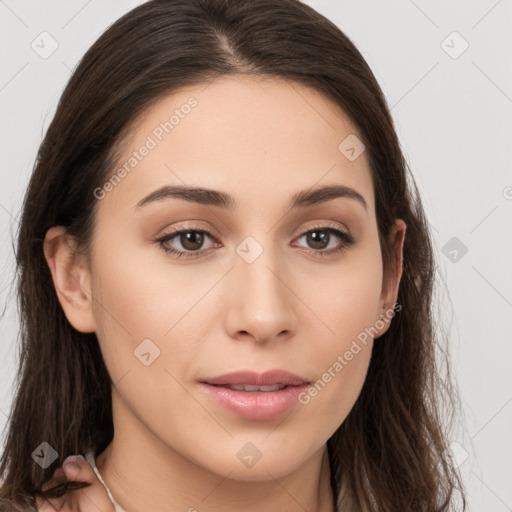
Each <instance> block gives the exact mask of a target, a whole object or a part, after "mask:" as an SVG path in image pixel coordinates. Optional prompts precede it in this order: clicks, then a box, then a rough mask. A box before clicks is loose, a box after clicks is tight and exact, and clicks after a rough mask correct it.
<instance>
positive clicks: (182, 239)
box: [157, 228, 213, 258]
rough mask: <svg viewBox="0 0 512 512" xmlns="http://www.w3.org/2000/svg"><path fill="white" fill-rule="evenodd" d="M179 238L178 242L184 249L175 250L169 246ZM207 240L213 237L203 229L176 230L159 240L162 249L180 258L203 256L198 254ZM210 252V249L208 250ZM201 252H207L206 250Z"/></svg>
mask: <svg viewBox="0 0 512 512" xmlns="http://www.w3.org/2000/svg"><path fill="white" fill-rule="evenodd" d="M175 238H177V242H178V243H179V244H181V246H182V248H183V249H184V250H183V249H174V248H173V247H172V246H170V245H169V242H170V241H172V240H174V239H175ZM205 238H212V239H213V236H212V235H211V234H210V233H209V232H208V231H205V230H203V229H192V228H189V229H180V230H174V231H173V233H171V234H168V235H164V236H163V237H161V238H158V239H157V242H159V243H160V246H161V247H162V249H163V250H164V251H165V252H167V253H169V254H172V255H174V256H177V257H178V258H197V257H198V256H201V254H197V253H198V252H199V250H200V249H201V246H202V245H203V243H204V240H205ZM174 243H176V242H174ZM206 251H209V249H206ZM201 252H205V251H204V250H203V251H201Z"/></svg>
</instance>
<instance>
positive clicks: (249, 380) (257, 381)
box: [202, 370, 309, 386]
mask: <svg viewBox="0 0 512 512" xmlns="http://www.w3.org/2000/svg"><path fill="white" fill-rule="evenodd" d="M202 382H205V383H207V384H213V385H216V386H224V385H227V384H249V385H253V386H271V385H273V384H282V385H286V386H299V385H301V384H309V382H308V381H307V380H306V379H303V378H302V377H299V376H298V375H294V374H293V373H290V372H288V371H286V370H269V371H266V372H264V373H257V372H254V371H238V372H231V373H226V374H224V375H219V376H218V377H211V378H208V379H204V380H203V381H202Z"/></svg>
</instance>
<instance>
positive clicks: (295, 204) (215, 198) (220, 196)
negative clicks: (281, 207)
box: [136, 185, 368, 211]
mask: <svg viewBox="0 0 512 512" xmlns="http://www.w3.org/2000/svg"><path fill="white" fill-rule="evenodd" d="M338 197H346V198H348V199H354V200H355V201H357V202H359V203H360V204H361V205H362V206H363V207H364V209H365V210H367V211H368V204H367V203H366V201H365V199H364V197H363V196H362V195H361V194H360V193H359V192H357V191H356V190H354V189H353V188H350V187H347V186H345V185H326V186H323V187H318V188H313V189H306V190H301V191H300V192H298V193H297V194H295V195H293V196H292V198H291V200H290V204H289V208H290V209H296V208H304V207H307V206H313V205H316V204H321V203H325V202H326V201H330V200H332V199H336V198H338ZM171 198H177V199H184V200H185V201H191V202H194V203H199V204H204V205H207V206H217V207H219V208H225V209H227V210H235V209H236V207H237V201H236V199H235V198H234V197H232V196H230V195H229V194H226V193H225V192H219V191H217V190H212V189H206V188H196V187H187V186H183V185H173V186H171V185H165V186H163V187H161V188H159V189H157V190H155V191H153V192H151V193H150V194H148V195H147V196H145V197H144V198H143V199H141V200H140V201H139V202H138V203H137V205H136V208H139V207H141V206H143V205H145V204H148V203H152V202H154V201H160V200H162V199H171Z"/></svg>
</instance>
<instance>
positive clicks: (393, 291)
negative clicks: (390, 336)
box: [376, 219, 407, 338]
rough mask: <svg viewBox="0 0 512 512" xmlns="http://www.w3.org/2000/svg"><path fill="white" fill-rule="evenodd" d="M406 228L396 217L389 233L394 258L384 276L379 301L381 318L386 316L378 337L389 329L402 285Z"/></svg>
mask: <svg viewBox="0 0 512 512" xmlns="http://www.w3.org/2000/svg"><path fill="white" fill-rule="evenodd" d="M406 230H407V224H406V223H405V222H404V221H403V220H402V219H396V220H395V224H394V226H393V227H392V228H391V232H390V234H389V237H390V244H391V247H392V258H391V262H390V266H389V269H388V271H387V272H385V273H384V276H383V282H382V293H381V299H380V303H379V306H380V309H379V315H380V316H379V320H380V321H381V322H383V320H382V319H383V317H384V320H385V321H384V322H383V323H384V324H385V326H384V327H383V329H382V330H381V331H380V332H379V334H378V336H376V338H378V337H379V336H382V335H383V334H384V333H385V332H386V331H387V330H388V328H389V325H390V323H391V322H390V318H391V317H392V316H393V315H394V312H393V310H394V306H395V304H396V301H397V298H398V288H399V286H400V280H401V278H402V271H403V247H404V241H405V232H406ZM386 320H387V321H386Z"/></svg>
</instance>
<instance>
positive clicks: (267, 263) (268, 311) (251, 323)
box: [231, 233, 294, 341]
mask: <svg viewBox="0 0 512 512" xmlns="http://www.w3.org/2000/svg"><path fill="white" fill-rule="evenodd" d="M236 253H237V254H236V259H235V268H234V279H236V283H237V285H238V288H237V291H236V293H235V294H233V297H234V302H233V303H232V304H231V306H232V309H233V310H234V315H233V316H232V317H231V319H232V320H233V319H234V320H233V321H234V322H235V324H234V325H235V327H234V328H235V329H236V330H237V331H244V332H246V333H249V334H252V335H253V336H254V337H255V338H257V339H258V340H259V341H263V340H266V339H269V338H272V337H274V336H277V335H278V334H279V333H281V332H282V331H283V330H292V329H293V328H294V327H293V325H292V324H291V323H290V322H291V314H290V308H291V306H292V305H291V304H290V298H291V294H290V291H289V290H288V289H287V286H286V284H285V283H286V281H287V278H286V272H285V270H284V269H285V265H284V264H283V263H284V262H283V259H282V255H280V253H279V249H278V248H276V247H275V246H274V242H273V236H272V234H271V233H270V234H269V233H266V234H260V235H255V236H247V237H246V238H245V239H244V240H242V242H241V243H240V244H239V245H238V246H237V247H236ZM232 334H235V333H232Z"/></svg>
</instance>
